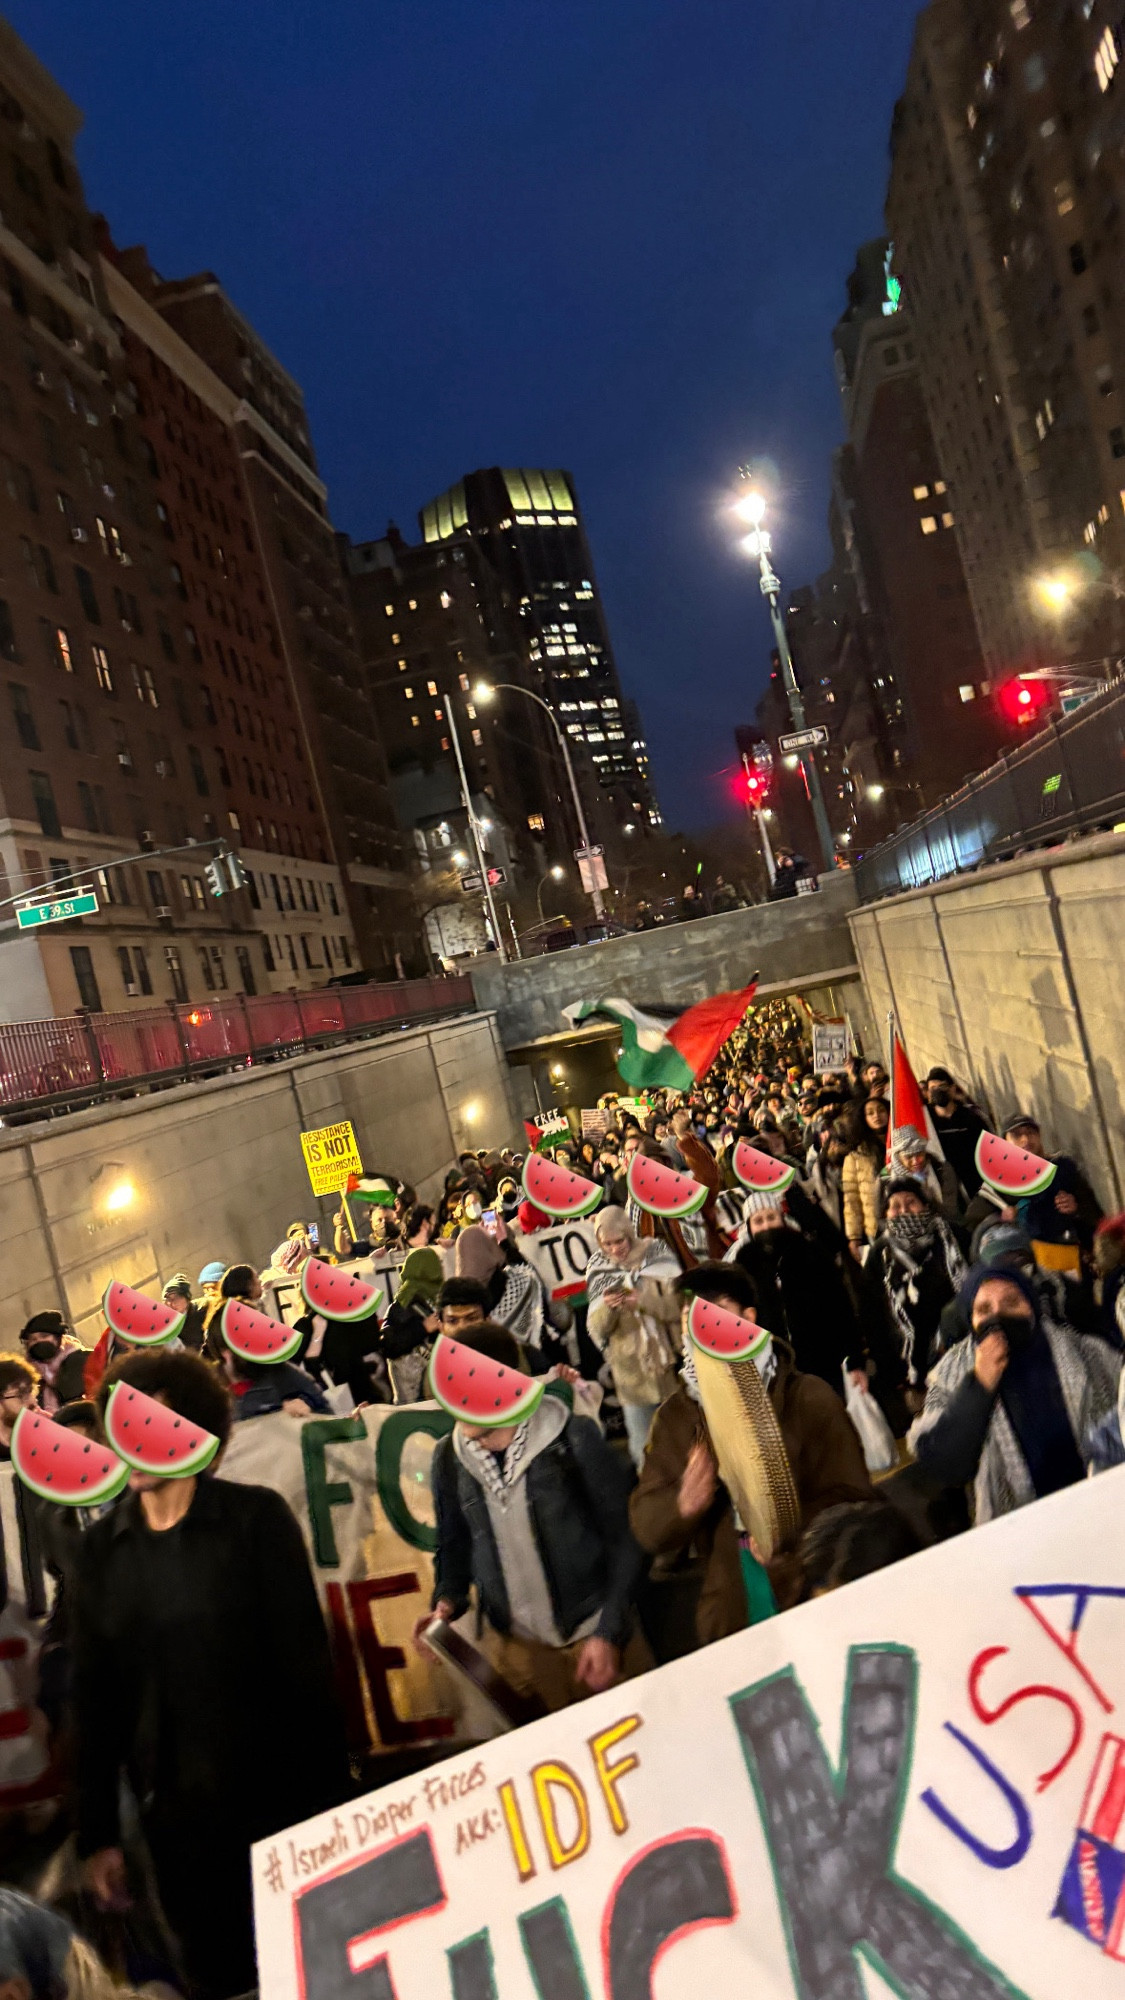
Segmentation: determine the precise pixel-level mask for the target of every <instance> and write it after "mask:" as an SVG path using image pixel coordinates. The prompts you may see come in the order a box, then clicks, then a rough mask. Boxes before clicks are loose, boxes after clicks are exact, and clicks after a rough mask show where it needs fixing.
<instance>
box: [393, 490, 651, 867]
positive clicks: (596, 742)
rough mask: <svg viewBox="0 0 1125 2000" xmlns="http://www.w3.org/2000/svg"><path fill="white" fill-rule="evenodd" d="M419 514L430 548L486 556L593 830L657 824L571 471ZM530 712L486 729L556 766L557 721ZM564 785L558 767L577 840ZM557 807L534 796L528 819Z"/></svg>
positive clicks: (520, 674) (495, 720) (450, 495)
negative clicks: (564, 742)
mask: <svg viewBox="0 0 1125 2000" xmlns="http://www.w3.org/2000/svg"><path fill="white" fill-rule="evenodd" d="M420 518H421V526H422V536H423V540H424V542H425V543H426V544H427V545H428V546H438V545H440V544H442V543H446V542H453V541H455V540H456V539H458V538H464V539H465V540H467V541H470V542H472V543H474V544H475V545H476V546H477V548H478V549H479V551H480V553H481V556H482V557H483V559H484V561H485V563H486V564H487V569H488V572H489V575H490V578H491V587H492V589H494V590H495V591H496V593H497V594H498V599H499V604H500V607H501V609H502V611H503V612H504V613H505V614H506V615H507V618H508V620H509V622H510V629H511V632H512V634H513V636H514V644H515V656H514V660H515V666H516V667H518V671H515V670H514V671H513V672H512V673H511V674H508V675H506V678H509V679H513V678H514V679H516V680H517V681H518V682H520V683H522V684H526V685H527V686H528V687H529V688H531V689H533V690H534V692H536V693H538V694H540V695H541V696H542V697H543V698H544V699H545V700H546V701H548V702H549V703H550V704H551V706H552V708H553V709H554V710H555V712H556V714H557V715H558V717H559V720H560V722H561V723H562V725H563V727H564V729H565V730H566V732H567V735H568V736H569V738H570V742H571V747H572V754H573V755H574V759H575V764H576V767H577V770H578V773H579V778H580V782H581V780H582V776H583V773H584V772H587V771H588V773H589V775H590V776H591V777H592V779H593V780H594V786H593V789H592V792H591V796H590V808H589V816H590V818H591V820H592V821H593V822H594V825H597V826H598V827H599V828H600V829H602V830H604V831H605V832H606V833H607V835H608V834H609V833H610V831H611V830H615V831H619V832H624V831H625V830H626V829H630V830H632V832H633V833H634V834H639V833H641V832H642V830H644V829H647V828H649V827H655V826H659V825H660V823H661V819H660V809H659V807H658V805H657V803H656V800H655V798H654V796H653V792H652V786H651V780H650V776H649V764H648V749H647V745H646V743H645V740H644V736H643V734H642V731H641V728H640V724H639V718H638V715H637V712H636V709H635V707H634V706H633V705H632V704H630V703H627V702H626V699H625V696H624V694H623V693H622V689H621V683H620V680H619V679H618V674H617V667H616V665H615V662H614V658H613V651H612V648H611V646H610V640H609V632H608V629H607V625H606V619H605V613H604V610H603V607H602V603H601V599H600V597H599V595H598V589H597V584H596V582H595V580H594V566H593V561H592V558H591V555H590V549H589V544H588V542H587V539H586V531H585V528H584V527H583V524H582V518H581V515H580V513H579V509H578V502H577V498H576V495H575V488H574V481H573V479H572V478H571V475H570V474H569V473H567V472H558V471H540V470H534V469H528V468H526V467H523V468H511V467H509V468H507V469H503V470H502V469H501V468H499V467H497V466H494V467H492V468H491V469H489V470H487V471H482V472H472V473H469V474H468V475H467V476H466V477H465V478H464V479H462V480H459V481H458V483H457V485H456V486H453V487H451V488H450V490H449V491H448V492H447V493H443V494H441V495H440V496H439V497H438V498H437V499H436V500H432V501H431V502H430V503H429V505H428V506H426V507H424V508H423V509H422V513H421V517H420ZM530 708H531V705H530V704H529V703H527V702H521V701H520V700H519V698H518V697H511V698H505V697H500V698H498V700H497V703H496V706H495V708H494V709H493V710H492V711H491V712H490V719H489V725H488V726H490V727H492V728H498V729H502V730H504V731H506V732H508V734H509V735H510V737H511V739H512V744H513V748H515V746H517V745H518V744H520V743H521V742H522V744H524V745H530V746H532V750H531V754H532V757H533V763H534V765H535V766H536V767H539V766H541V765H542V764H543V762H544V761H545V762H546V763H547V764H548V765H549V766H553V767H555V768H556V769H558V767H559V766H560V763H561V760H560V759H559V757H558V753H557V750H556V749H555V745H554V741H553V739H552V735H551V732H550V728H549V725H548V724H547V723H546V721H545V719H543V718H537V717H534V716H533V715H532V714H531V713H530ZM525 711H526V712H525ZM517 754H518V750H517ZM525 754H527V753H526V752H525ZM561 778H562V774H561V771H559V780H557V781H556V785H555V788H554V789H555V792H556V796H557V797H559V798H560V799H561V800H562V801H563V806H562V810H563V811H564V813H565V816H566V821H567V829H568V838H572V837H575V836H576V833H577V829H576V828H575V827H574V826H573V825H572V824H571V814H570V810H569V803H568V801H567V795H566V786H565V782H563V781H561ZM547 809H550V802H549V801H546V802H545V801H543V800H542V799H536V798H535V796H534V792H533V791H529V793H528V811H527V814H526V817H528V818H534V817H537V816H542V815H544V813H545V810H547ZM594 825H592V826H591V829H590V830H591V834H592V836H593V837H594V838H596V837H597V835H596V833H595V832H594Z"/></svg>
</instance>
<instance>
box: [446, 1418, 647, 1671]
mask: <svg viewBox="0 0 1125 2000" xmlns="http://www.w3.org/2000/svg"><path fill="white" fill-rule="evenodd" d="M524 1477H525V1479H526V1482H527V1500H528V1507H529V1510H530V1514H531V1525H532V1531H533V1533H534V1536H535V1540H536V1544H537V1547H538V1550H539V1555H540V1560H541V1561H542V1564H543V1571H544V1574H545V1576H546V1579H547V1585H548V1588H549V1590H550V1593H551V1604H552V1606H553V1610H554V1620H555V1624H556V1626H557V1627H558V1630H559V1632H560V1633H561V1634H562V1635H563V1638H564V1640H566V1639H569V1637H570V1635H571V1633H572V1632H576V1631H577V1629H578V1627H579V1626H580V1625H581V1624H583V1623H584V1622H585V1620H586V1619H587V1618H589V1617H590V1616H591V1615H592V1613H593V1612H595V1611H597V1610H599V1609H600V1610H601V1618H600V1620H599V1623H598V1632H597V1636H598V1637H599V1638H601V1639H608V1640H609V1641H610V1642H611V1644H613V1645H615V1646H620V1645H623V1644H624V1642H625V1639H626V1638H627V1636H628V1632H629V1626H630V1622H631V1616H632V1605H633V1597H634V1594H635V1592H636V1589H637V1585H638V1584H639V1582H640V1579H641V1576H642V1573H643V1571H644V1566H645V1559H644V1556H643V1554H642V1552H641V1550H640V1548H639V1547H638V1545H637V1543H636V1542H635V1541H634V1539H633V1533H632V1529H631V1528H630V1526H629V1493H630V1489H631V1487H632V1484H633V1481H632V1475H631V1472H630V1470H629V1468H628V1466H627V1465H626V1463H625V1461H624V1460H623V1459H622V1458H621V1457H620V1456H619V1455H618V1454H617V1453H616V1452H615V1451H614V1450H613V1448H612V1446H610V1445H608V1444H607V1443H606V1441H605V1439H604V1438H603V1436H602V1434H601V1432H600V1431H599V1429H598V1427H597V1425H596V1424H594V1423H591V1422H590V1420H589V1418H588V1417H571V1418H570V1419H569V1421H568V1422H567V1424H566V1427H565V1429H564V1430H563V1431H561V1432H560V1434H559V1436H558V1437H557V1438H555V1439H553V1440H552V1442H551V1443H550V1444H548V1445H546V1446H545V1447H544V1448H543V1450H542V1451H540V1452H538V1453H537V1455H536V1456H535V1458H533V1459H532V1461H531V1464H530V1465H529V1466H528V1469H527V1472H526V1473H525V1475H524ZM432 1478H433V1492H434V1506H435V1509H436V1512H437V1551H436V1553H435V1556H434V1597H433V1601H434V1603H435V1604H436V1603H437V1602H438V1599H439V1598H447V1599H448V1600H449V1602H450V1603H451V1604H452V1605H453V1607H454V1616H455V1617H458V1618H459V1617H460V1616H461V1614H462V1612H463V1611H465V1610H466V1609H467V1608H468V1603H469V1590H470V1587H471V1586H472V1585H473V1584H475V1585H476V1587H477V1596H478V1599H479V1603H480V1608H481V1611H482V1612H483V1614H484V1616H485V1617H486V1618H487V1620H488V1622H489V1624H490V1625H491V1626H492V1627H493V1628H494V1630H495V1631H497V1632H508V1631H509V1630H510V1629H511V1622H512V1621H511V1613H510V1610H509V1606H508V1592H507V1588H506V1586H505V1583H504V1572H503V1569H502V1567H501V1563H500V1554H499V1551H498V1549H497V1546H496V1537H495V1535H494V1533H493V1530H492V1523H491V1520H490V1518H489V1513H488V1501H487V1499H486V1497H485V1494H484V1491H483V1488H482V1487H481V1486H480V1485H479V1484H478V1482H477V1481H476V1480H475V1479H474V1478H473V1476H472V1473H471V1472H468V1471H466V1469H465V1467H464V1466H463V1465H462V1464H461V1462H460V1460H459V1458H458V1457H457V1454H456V1452H455V1450H454V1448H453V1439H452V1437H444V1438H442V1439H441V1440H440V1442H439V1443H438V1445H437V1448H436V1450H435V1452H434V1458H433V1473H432Z"/></svg>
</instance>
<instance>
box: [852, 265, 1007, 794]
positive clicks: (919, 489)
mask: <svg viewBox="0 0 1125 2000" xmlns="http://www.w3.org/2000/svg"><path fill="white" fill-rule="evenodd" d="M833 346H834V349H835V356H836V374H837V379H838V382H839V386H840V394H841V398H842V401H843V410H844V420H845V423H846V426H847V434H848V435H847V443H846V444H845V446H844V447H843V449H842V451H841V452H840V454H839V456H838V463H837V466H836V469H835V477H836V485H837V491H838V495H839V501H840V505H841V512H842V519H843V520H844V522H845V523H846V530H847V535H846V539H847V547H848V558H849V562H850V565H851V568H852V570H853V574H854V575H855V577H856V580H857V584H858V587H859V591H860V594H861V597H862V599H863V601H864V603H865V605H866V607H867V613H868V616H867V619H866V631H867V636H868V642H869V651H870V655H871V657H870V663H869V681H870V688H871V694H872V697H873V706H874V709H875V710H876V712H878V713H880V714H881V716H882V718H883V720H884V722H885V725H886V727H885V738H886V744H887V749H888V750H889V769H887V768H884V769H883V770H880V771H879V772H878V773H876V774H873V776H874V779H875V782H877V783H879V784H880V785H881V786H882V787H883V795H884V796H885V794H886V786H887V782H888V779H890V778H895V779H898V778H905V779H906V781H907V782H908V784H909V785H910V787H911V788H912V790H913V793H914V797H915V801H916V803H919V804H931V803H933V802H934V801H935V800H936V799H938V798H940V797H942V796H943V795H944V794H945V793H947V792H950V791H952V790H953V789H954V788H955V786H956V785H958V784H959V783H960V782H961V780H962V779H963V778H965V777H966V776H968V774H969V773H970V772H971V771H974V770H978V769H979V768H980V767H981V766H982V764H985V763H987V762H989V761H990V759H991V756H992V754H993V753H994V751H995V749H996V748H997V746H998V743H999V741H1000V739H1001V735H1002V731H1001V729H1000V727H999V725H998V720H997V715H996V709H995V706H994V704H993V703H992V702H991V701H990V700H989V699H988V691H987V689H986V688H985V686H984V683H985V682H986V680H987V676H986V673H985V670H984V667H983V663H982V659H981V650H980V642H979V639H978V636H977V631H976V624H975V621H974V617H973V610H972V605H971V603H970V599H969V594H968V590H967V588H966V584H965V574H964V569H963V566H962V560H961V551H960V548H959V546H958V542H957V536H956V532H955V527H956V514H955V511H954V506H953V500H952V496H951V494H950V491H949V485H948V482H947V480H946V479H945V477H944V476H943V472H942V467H941V464H940V462H939V459H938V454H937V448H936V445H935V443H934V437H933V432H932V430H931V426H930V421H929V417H928V414H927V410H926V404H925V399H924V397H923V394H922V386H921V380H920V374H919V367H918V357H917V347H916V340H915V332H914V326H913V321H912V316H911V313H910V310H909V301H908V299H904V298H903V295H902V291H901V287H900V284H899V281H898V279H897V278H896V277H895V276H894V274H893V271H892V251H891V246H890V244H889V243H888V242H887V241H886V240H885V239H877V240H876V241H874V242H871V243H866V244H864V245H863V247H862V249H861V250H860V252H859V254H858V256H857V259H856V264H855V268H854V270H853V272H852V275H851V277H850V279H849V280H848V306H847V310H846V311H845V312H844V314H843V316H842V317H841V318H840V320H839V321H838V322H837V325H836V328H835V332H834V334H833ZM861 790H862V783H861Z"/></svg>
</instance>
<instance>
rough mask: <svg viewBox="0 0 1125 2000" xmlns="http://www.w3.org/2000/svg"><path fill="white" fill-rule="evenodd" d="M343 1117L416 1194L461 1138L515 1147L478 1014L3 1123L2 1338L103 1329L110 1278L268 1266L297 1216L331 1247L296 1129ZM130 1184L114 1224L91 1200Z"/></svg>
mask: <svg viewBox="0 0 1125 2000" xmlns="http://www.w3.org/2000/svg"><path fill="white" fill-rule="evenodd" d="M342 1118H350V1119H351V1121H352V1123H353V1125H354V1126H355V1130H356V1136H357V1138H358V1141H359V1146H360V1152H361V1154H362V1158H363V1164H364V1167H365V1169H366V1170H367V1171H368V1172H369V1173H378V1172H380V1171H383V1172H388V1173H394V1174H398V1175H400V1176H401V1177H402V1178H403V1179H404V1180H408V1181H411V1182H412V1183H413V1184H414V1185H415V1186H416V1187H417V1188H418V1189H419V1191H420V1193H424V1194H425V1195H427V1196H432V1195H433V1194H434V1193H436V1192H437V1190H438V1189H440V1186H441V1181H442V1176H443V1175H444V1173H445V1172H446V1171H447V1169H448V1167H449V1166H450V1164H451V1162H452V1161H453V1159H454V1158H455V1157H456V1154H457V1153H458V1151H459V1150H460V1149H461V1148H462V1147H464V1146H502V1145H508V1144H511V1143H514V1142H516V1141H517V1139H518V1140H519V1141H520V1142H521V1143H522V1129H521V1127H520V1124H519V1120H518V1118H517V1116H516V1112H515V1108H514V1105H513V1100H512V1096H511V1089H510V1072H509V1070H508V1066H507V1063H506V1061H505V1060H504V1056H503V1052H502V1050H501V1048H500V1044H499V1038H498V1035H497V1032H496V1024H495V1021H494V1020H493V1019H492V1017H490V1016H488V1015H483V1014H474V1015H466V1016H465V1017H463V1018H462V1019H459V1020H456V1021H453V1022H450V1023H448V1024H442V1025H440V1026H435V1027H432V1028H413V1029H408V1030H400V1031H399V1032H397V1033H395V1034H390V1035H384V1036H380V1037H378V1038H377V1039H375V1040H372V1041H368V1042H362V1043H356V1044H355V1045H354V1046H351V1047H345V1048H339V1049H333V1050H330V1051H326V1052H324V1053H323V1054H319V1055H309V1056H300V1057H298V1058H296V1059H295V1060H294V1061H291V1062H280V1063H271V1064H268V1065H266V1066H264V1067H262V1068H260V1069H253V1070H248V1071H244V1072H242V1073H239V1074H236V1075H232V1076H223V1077H216V1078H214V1079H211V1080H209V1081H206V1082H198V1083H191V1084H186V1085H182V1086H178V1087H177V1088H176V1089H174V1090H168V1091H162V1092H159V1093H156V1094H153V1095H151V1096H148V1097H143V1098H137V1099H135V1100H133V1101H132V1102H130V1103H125V1104H114V1105H108V1106H102V1107H99V1108H97V1109H94V1110H91V1111H84V1112H79V1113H76V1114H74V1115H73V1116H70V1117H67V1118H61V1119H56V1120H53V1121H50V1122H47V1123H44V1124H42V1125H35V1126H23V1127H21V1128H19V1129H18V1130H17V1131H12V1132H7V1133H0V1311H2V1314H3V1320H2V1324H0V1347H3V1348H9V1349H10V1348H12V1347H13V1346H14V1345H15V1339H16V1334H17V1332H18V1329H19V1327H20V1326H21V1325H22V1323H23V1321H24V1320H25V1319H26V1318H27V1317H28V1315H29V1314H30V1313H32V1312H35V1311H38V1310H41V1309H42V1308H44V1307H47V1306H59V1307H60V1308H61V1309H62V1311H63V1312H65V1313H66V1314H67V1315H68V1317H69V1318H70V1319H71V1320H72V1322H73V1324H74V1325H75V1327H76V1330H77V1331H78V1332H80V1333H83V1334H85V1335H86V1336H87V1337H93V1338H96V1337H97V1334H98V1332H99V1331H100V1328H101V1319H100V1315H99V1313H98V1309H97V1308H98V1300H99V1299H100V1297H101V1295H102V1292H103V1291H104V1289H105V1286H106V1284H107V1283H108V1282H109V1279H110V1278H112V1277H117V1278H122V1279H124V1281H125V1282H126V1283H127V1284H133V1285H138V1286H140V1287H142V1288H143V1289H145V1290H153V1289H154V1288H157V1287H158V1286H159V1285H160V1284H161V1283H163V1281H164V1280H165V1279H166V1278H167V1277H169V1276H170V1275H171V1273H172V1272H173V1271H176V1270H186V1271H187V1272H188V1273H189V1274H190V1276H191V1278H192V1279H193V1281H194V1279H195V1277H196V1276H197V1274H198V1272H199V1270H200V1269H201V1267H202V1265H203V1264H205V1263H207V1262H208V1261H209V1260H210V1259H211V1258H215V1257H217V1258H221V1259H222V1260H223V1262H224V1263H235V1262H240V1261H243V1260H244V1261H246V1262H248V1263H252V1264H254V1265H256V1266H258V1268H261V1267H262V1266H263V1265H264V1264H265V1263H266V1262H267V1261H268V1258H269V1254H270V1251H271V1250H272V1249H273V1247H274V1245H275V1244H276V1243H278V1242H279V1241H280V1240H281V1238H282V1237H283V1236H284V1234H285V1230H286V1228H287V1226H288V1224H289V1223H290V1222H293V1221H295V1220H296V1219H297V1218H298V1217H304V1218H306V1219H309V1220H312V1219H316V1220H319V1222H320V1224H321V1230H322V1240H327V1241H330V1240H331V1236H330V1230H328V1227H327V1226H328V1223H329V1217H330V1215H331V1212H332V1210H333V1208H334V1207H335V1206H336V1205H337V1204H336V1203H335V1202H333V1201H332V1200H330V1199H327V1198H326V1199H323V1200H321V1201H315V1200H314V1199H313V1197H312V1195H311V1194H310V1191H309V1182H308V1177H307V1175H306V1173H305V1167H304V1161H303V1157H302V1154H301V1147H300V1142H299V1134H300V1133H301V1132H302V1131H308V1130H311V1129H313V1128H314V1127H316V1126H318V1125H328V1124H332V1123H334V1122H335V1121H336V1120H338V1119H342ZM106 1169H109V1171H108V1172H107V1171H105V1170H106ZM99 1176H100V1179H99ZM125 1177H128V1178H129V1179H131V1180H132V1182H133V1183H134V1185H135V1187H136V1189H137V1199H136V1202H135V1203H134V1204H133V1206H132V1207H131V1208H130V1209H129V1210H128V1211H127V1212H126V1213H124V1214H123V1215H121V1216H119V1217H117V1218H112V1217H107V1216H106V1215H105V1214H104V1213H102V1212H100V1209H99V1197H100V1194H101V1193H102V1191H103V1190H104V1189H105V1188H106V1187H107V1186H108V1185H110V1184H111V1182H112V1181H113V1180H114V1179H122V1178H125ZM326 1232H327V1233H326Z"/></svg>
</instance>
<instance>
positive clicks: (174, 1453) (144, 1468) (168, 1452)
mask: <svg viewBox="0 0 1125 2000" xmlns="http://www.w3.org/2000/svg"><path fill="white" fill-rule="evenodd" d="M105 1434H106V1437H107V1438H108V1440H109V1442H110V1444H111V1445H112V1447H113V1449H114V1451H115V1452H117V1453H118V1455H119V1456H120V1457H121V1458H123V1459H124V1460H125V1463H126V1465H129V1466H132V1468H133V1470H134V1471H135V1472H153V1473H155V1474H157V1476H158V1477H159V1478H161V1479H188V1478H190V1476H191V1474H192V1473H193V1472H202V1471H203V1468H204V1466H207V1465H210V1463H211V1460H212V1459H213V1458H214V1456H215V1453H216V1452H217V1451H218V1449H219V1440H218V1438H217V1437H216V1436H215V1435H214V1432H213V1431H205V1430H203V1429H202V1428H201V1427H200V1425H199V1424H193V1423H191V1422H190V1421H189V1420H188V1418H187V1417H179V1416H177V1415H176V1412H175V1410H170V1409H169V1408H168V1405H167V1404H166V1403H158V1402H157V1400H156V1397H155V1396H146V1395H145V1394H144V1393H143V1391H142V1390H140V1389H134V1388H133V1387H132V1386H131V1385H130V1384H129V1383H128V1382H115V1383H114V1385H113V1387H112V1389H111V1390H110V1392H109V1401H108V1402H107V1404H106V1406H105Z"/></svg>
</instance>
